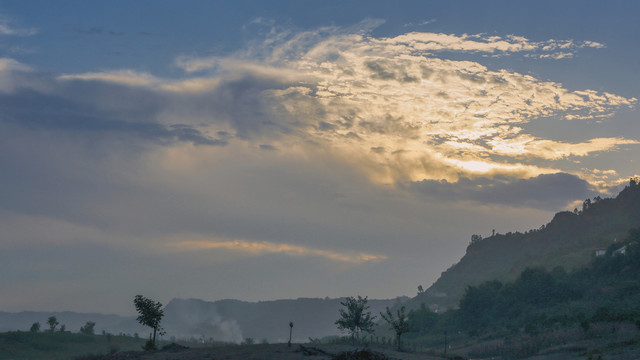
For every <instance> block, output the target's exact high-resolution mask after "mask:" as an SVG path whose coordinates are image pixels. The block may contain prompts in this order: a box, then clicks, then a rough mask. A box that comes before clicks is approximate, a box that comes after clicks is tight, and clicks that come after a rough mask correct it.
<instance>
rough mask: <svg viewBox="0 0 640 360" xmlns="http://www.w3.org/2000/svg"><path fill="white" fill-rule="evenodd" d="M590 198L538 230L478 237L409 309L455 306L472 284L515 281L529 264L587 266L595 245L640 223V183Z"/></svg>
mask: <svg viewBox="0 0 640 360" xmlns="http://www.w3.org/2000/svg"><path fill="white" fill-rule="evenodd" d="M632 180H633V179H632ZM584 203H585V204H586V205H585V207H584V209H583V210H582V211H577V209H576V212H575V213H574V212H569V211H562V212H559V213H557V214H556V215H555V216H554V218H553V219H552V220H551V222H549V223H548V224H545V226H543V227H540V228H539V229H536V230H529V231H526V232H524V233H521V232H515V233H507V234H499V233H496V234H495V235H492V236H489V237H486V238H481V236H480V235H476V236H474V237H473V239H472V242H471V244H470V245H469V247H468V248H467V252H466V254H465V256H464V257H463V258H462V259H461V260H460V262H458V263H457V264H456V265H454V266H452V267H451V268H449V269H448V270H447V271H445V272H444V273H443V274H442V276H441V277H440V278H439V279H438V280H437V281H436V282H435V283H434V285H432V286H431V288H429V289H428V290H427V291H425V293H424V294H420V295H418V296H417V297H416V298H415V300H413V301H412V303H409V304H406V306H407V308H409V309H416V308H417V307H418V306H419V304H420V303H421V302H427V303H429V304H433V303H435V304H438V305H440V306H445V307H455V306H456V305H457V304H458V302H459V300H460V299H461V298H462V296H463V295H464V293H465V288H466V286H467V285H473V286H477V285H479V284H481V283H483V282H485V281H491V280H499V281H501V282H503V283H504V282H510V281H513V280H515V279H517V278H518V277H519V276H520V273H521V272H522V271H523V270H524V269H526V268H527V267H529V268H544V269H546V270H550V269H553V268H555V267H557V266H562V267H564V268H565V269H567V270H570V269H572V268H578V267H583V266H586V265H588V264H589V263H590V261H591V260H592V258H593V250H594V249H597V248H604V247H607V246H609V245H610V244H611V243H612V241H613V240H614V239H615V238H617V239H621V238H623V237H624V236H625V234H626V233H627V232H628V231H629V229H633V228H637V227H640V211H638V206H639V204H640V185H638V183H637V182H635V180H634V181H632V182H630V186H627V187H626V188H625V189H624V190H623V191H621V192H620V194H618V196H617V197H615V198H609V199H602V198H599V197H595V198H594V199H590V200H589V201H586V200H585V202H584ZM442 295H446V296H442Z"/></svg>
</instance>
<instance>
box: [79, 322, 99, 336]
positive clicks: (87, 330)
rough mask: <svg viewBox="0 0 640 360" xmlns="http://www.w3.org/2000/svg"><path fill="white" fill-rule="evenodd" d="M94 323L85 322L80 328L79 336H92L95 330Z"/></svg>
mask: <svg viewBox="0 0 640 360" xmlns="http://www.w3.org/2000/svg"><path fill="white" fill-rule="evenodd" d="M95 326H96V323H95V322H93V321H87V323H86V324H85V325H84V326H81V327H80V333H81V334H85V335H93V334H94V333H95V330H94V328H95Z"/></svg>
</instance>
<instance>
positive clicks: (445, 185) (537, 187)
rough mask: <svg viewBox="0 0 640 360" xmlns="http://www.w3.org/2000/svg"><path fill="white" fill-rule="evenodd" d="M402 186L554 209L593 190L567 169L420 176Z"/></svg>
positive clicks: (438, 195) (447, 196) (452, 197)
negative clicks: (527, 174) (520, 175)
mask: <svg viewBox="0 0 640 360" xmlns="http://www.w3.org/2000/svg"><path fill="white" fill-rule="evenodd" d="M402 186H403V187H405V188H407V189H409V190H411V191H416V192H419V193H421V194H424V195H425V196H427V197H430V198H434V199H438V200H447V201H460V200H466V201H474V202H478V203H483V204H500V205H509V206H514V207H532V208H538V209H544V210H556V211H558V210H563V208H564V207H565V206H566V205H567V204H568V203H570V202H572V201H575V200H580V199H583V198H587V197H589V196H591V195H592V194H593V189H592V188H591V186H590V185H589V183H588V182H586V181H585V180H583V179H580V178H579V177H577V176H575V175H571V174H566V173H556V174H542V175H538V176H536V177H532V178H529V179H517V178H511V177H505V176H497V177H494V178H486V177H478V178H474V179H469V178H465V177H462V178H460V179H459V180H458V181H457V182H448V181H446V180H441V181H436V180H422V181H417V182H411V183H405V184H402Z"/></svg>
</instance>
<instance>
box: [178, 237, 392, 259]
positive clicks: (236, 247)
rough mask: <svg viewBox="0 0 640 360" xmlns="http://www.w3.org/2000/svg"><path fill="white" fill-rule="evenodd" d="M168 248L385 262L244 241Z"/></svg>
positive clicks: (358, 254)
mask: <svg viewBox="0 0 640 360" xmlns="http://www.w3.org/2000/svg"><path fill="white" fill-rule="evenodd" d="M168 246H170V247H172V248H174V249H177V250H184V251H197V250H207V249H225V250H231V251H236V252H240V253H247V254H251V255H263V254H284V255H288V256H314V257H321V258H325V259H329V260H333V261H339V262H346V263H352V264H361V263H365V262H371V261H382V260H386V259H387V257H386V256H384V255H373V254H367V253H361V252H350V253H345V252H336V251H330V250H321V249H314V248H309V247H305V246H300V245H291V244H282V243H273V242H268V241H260V242H251V241H244V240H226V241H218V240H202V241H199V240H195V241H179V242H173V243H170V244H169V245H168Z"/></svg>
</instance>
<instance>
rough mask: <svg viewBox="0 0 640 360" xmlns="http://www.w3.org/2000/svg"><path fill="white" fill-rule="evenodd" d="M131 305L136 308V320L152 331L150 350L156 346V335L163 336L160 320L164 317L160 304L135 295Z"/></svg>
mask: <svg viewBox="0 0 640 360" xmlns="http://www.w3.org/2000/svg"><path fill="white" fill-rule="evenodd" d="M133 304H134V305H135V307H136V311H137V312H138V314H140V315H139V316H138V317H137V318H136V320H138V322H139V323H140V324H142V325H144V326H148V327H150V328H152V329H153V342H151V344H150V345H151V346H149V347H150V348H155V346H156V333H158V332H160V335H163V334H164V331H163V329H162V327H161V326H160V320H162V317H163V316H164V312H163V311H162V303H160V302H155V301H153V300H151V299H149V298H146V297H144V296H142V295H136V297H135V298H134V299H133Z"/></svg>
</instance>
